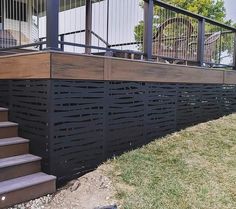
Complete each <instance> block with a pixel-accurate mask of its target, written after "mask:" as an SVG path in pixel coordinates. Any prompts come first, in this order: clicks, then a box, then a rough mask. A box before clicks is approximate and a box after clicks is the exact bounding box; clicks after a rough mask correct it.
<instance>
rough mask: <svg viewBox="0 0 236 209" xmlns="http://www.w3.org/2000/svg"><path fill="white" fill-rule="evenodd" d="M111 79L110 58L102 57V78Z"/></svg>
mask: <svg viewBox="0 0 236 209" xmlns="http://www.w3.org/2000/svg"><path fill="white" fill-rule="evenodd" d="M110 79H111V58H105V59H104V80H110Z"/></svg>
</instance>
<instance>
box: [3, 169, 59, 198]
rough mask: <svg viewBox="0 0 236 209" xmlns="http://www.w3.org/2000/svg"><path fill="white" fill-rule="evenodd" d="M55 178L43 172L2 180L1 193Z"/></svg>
mask: <svg viewBox="0 0 236 209" xmlns="http://www.w3.org/2000/svg"><path fill="white" fill-rule="evenodd" d="M53 180H56V177H55V176H51V175H47V174H45V173H42V172H39V173H35V174H31V175H27V176H23V177H19V178H15V179H10V180H7V181H3V182H0V195H4V194H6V193H9V192H12V191H17V190H20V189H24V188H27V187H30V186H34V185H38V184H42V183H45V182H49V181H53Z"/></svg>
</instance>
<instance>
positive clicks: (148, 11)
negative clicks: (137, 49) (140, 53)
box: [143, 0, 154, 60]
mask: <svg viewBox="0 0 236 209" xmlns="http://www.w3.org/2000/svg"><path fill="white" fill-rule="evenodd" d="M153 8H154V4H153V0H145V1H144V40H143V42H144V43H143V44H144V54H145V58H146V59H147V60H151V59H152V43H153V30H152V26H153Z"/></svg>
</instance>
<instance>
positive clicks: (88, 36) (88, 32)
mask: <svg viewBox="0 0 236 209" xmlns="http://www.w3.org/2000/svg"><path fill="white" fill-rule="evenodd" d="M91 44H92V0H86V18H85V45H86V46H91ZM85 53H86V54H90V53H91V48H88V47H86V48H85Z"/></svg>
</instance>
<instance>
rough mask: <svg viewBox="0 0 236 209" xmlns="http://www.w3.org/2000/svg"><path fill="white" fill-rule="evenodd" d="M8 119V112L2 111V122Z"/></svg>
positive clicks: (0, 116) (0, 118) (0, 119)
mask: <svg viewBox="0 0 236 209" xmlns="http://www.w3.org/2000/svg"><path fill="white" fill-rule="evenodd" d="M6 121H8V112H7V111H6V112H0V122H6Z"/></svg>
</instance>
